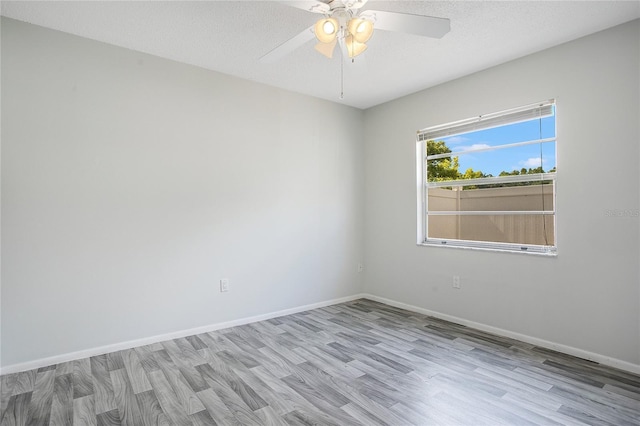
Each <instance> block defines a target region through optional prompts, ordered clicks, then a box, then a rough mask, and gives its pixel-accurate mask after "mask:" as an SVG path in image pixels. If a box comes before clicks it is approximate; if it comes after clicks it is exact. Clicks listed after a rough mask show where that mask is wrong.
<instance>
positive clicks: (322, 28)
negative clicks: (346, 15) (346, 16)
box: [313, 18, 338, 43]
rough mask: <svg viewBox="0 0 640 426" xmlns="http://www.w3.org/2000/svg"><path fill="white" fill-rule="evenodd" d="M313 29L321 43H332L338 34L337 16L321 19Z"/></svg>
mask: <svg viewBox="0 0 640 426" xmlns="http://www.w3.org/2000/svg"><path fill="white" fill-rule="evenodd" d="M313 30H314V32H315V34H316V38H317V39H318V41H319V42H320V43H331V42H332V41H333V40H335V39H336V36H337V35H338V20H337V19H335V18H322V19H319V20H318V22H316V24H315V26H314V27H313Z"/></svg>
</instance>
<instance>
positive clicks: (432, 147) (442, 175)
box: [426, 140, 556, 189]
mask: <svg viewBox="0 0 640 426" xmlns="http://www.w3.org/2000/svg"><path fill="white" fill-rule="evenodd" d="M426 148H427V155H436V154H448V153H450V152H451V149H450V148H449V147H448V146H447V144H446V143H445V142H444V141H433V140H430V141H427V147H426ZM459 169H460V163H459V161H458V156H453V157H451V156H447V157H442V158H436V159H434V160H428V161H427V180H428V181H429V182H438V181H443V180H453V179H478V178H484V177H493V175H491V174H485V173H483V172H482V171H480V170H473V169H472V168H468V169H467V170H466V171H465V172H464V173H460V170H459ZM555 171H556V168H555V167H554V168H552V169H551V170H549V173H553V172H555ZM544 172H545V171H544V170H543V168H542V166H540V167H534V168H529V169H527V168H525V167H523V168H521V169H520V170H512V171H510V172H507V171H502V172H500V174H499V176H518V175H530V174H536V173H544ZM550 182H551V181H542V182H540V181H529V182H512V183H499V184H492V185H487V186H486V188H498V187H503V186H525V185H540V184H546V183H550ZM464 188H465V189H477V186H475V185H468V186H465V187H464Z"/></svg>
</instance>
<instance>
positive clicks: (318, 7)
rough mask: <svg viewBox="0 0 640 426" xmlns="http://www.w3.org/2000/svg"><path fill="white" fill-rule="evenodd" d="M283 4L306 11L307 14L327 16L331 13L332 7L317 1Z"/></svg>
mask: <svg viewBox="0 0 640 426" xmlns="http://www.w3.org/2000/svg"><path fill="white" fill-rule="evenodd" d="M282 3H284V4H286V5H287V6H291V7H295V8H298V9H302V10H306V11H307V12H313V13H321V14H327V13H330V12H331V7H330V6H329V5H328V4H327V3H324V2H321V1H316V0H297V1H283V2H282Z"/></svg>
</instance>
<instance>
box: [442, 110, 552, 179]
mask: <svg viewBox="0 0 640 426" xmlns="http://www.w3.org/2000/svg"><path fill="white" fill-rule="evenodd" d="M540 124H542V138H543V139H544V138H549V137H553V136H555V117H554V116H552V117H546V118H543V119H542V122H540V120H538V119H536V120H531V121H525V122H522V123H515V124H511V125H508V126H503V127H497V128H494V129H486V130H479V131H476V132H471V133H465V134H461V135H456V136H451V137H448V138H444V139H441V140H443V141H445V143H446V144H447V146H448V147H449V148H451V151H453V152H456V151H464V150H469V149H474V148H479V147H486V146H497V145H504V144H509V143H514V142H524V141H528V140H534V139H540ZM458 158H459V161H460V172H461V173H464V172H465V171H466V170H467V169H468V168H469V167H471V168H473V170H475V171H482V172H484V173H486V174H489V173H490V174H492V175H494V176H498V175H499V174H500V172H501V171H503V170H505V171H511V170H514V169H515V170H520V169H521V168H523V167H525V168H527V169H529V168H535V167H539V166H540V144H534V145H527V146H523V147H515V148H505V149H501V150H495V151H488V152H476V153H470V154H462V155H460V156H459V157H458ZM555 166H556V143H555V142H549V143H545V144H542V167H543V169H544V171H545V172H547V171H549V170H550V169H552V168H553V167H555Z"/></svg>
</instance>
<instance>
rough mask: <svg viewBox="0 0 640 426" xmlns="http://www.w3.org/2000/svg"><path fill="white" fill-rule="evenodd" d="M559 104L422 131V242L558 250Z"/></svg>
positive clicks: (541, 251) (419, 146) (419, 164)
mask: <svg viewBox="0 0 640 426" xmlns="http://www.w3.org/2000/svg"><path fill="white" fill-rule="evenodd" d="M555 114H556V107H555V101H553V100H550V101H545V102H539V103H536V104H533V105H527V106H523V107H520V108H514V109H511V110H508V111H502V112H498V113H493V114H487V115H482V116H479V117H474V118H471V119H467V120H461V121H457V122H454V123H448V124H443V125H439V126H434V127H430V128H427V129H424V130H421V131H419V132H418V138H417V148H416V159H417V161H416V165H417V182H418V244H421V245H437V246H445V247H466V248H480V249H492V250H506V251H518V252H525V253H538V254H547V255H555V254H556V203H555V199H556V181H557V178H556V170H557V165H556V144H557V142H556V120H555Z"/></svg>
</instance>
